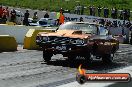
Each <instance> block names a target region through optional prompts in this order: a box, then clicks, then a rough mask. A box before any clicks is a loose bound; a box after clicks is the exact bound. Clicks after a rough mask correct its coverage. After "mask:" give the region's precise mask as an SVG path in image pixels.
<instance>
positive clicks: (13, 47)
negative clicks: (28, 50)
mask: <svg viewBox="0 0 132 87" xmlns="http://www.w3.org/2000/svg"><path fill="white" fill-rule="evenodd" d="M4 51H6V52H8V51H17V43H16V40H15V38H14V37H12V36H9V35H0V52H4Z"/></svg>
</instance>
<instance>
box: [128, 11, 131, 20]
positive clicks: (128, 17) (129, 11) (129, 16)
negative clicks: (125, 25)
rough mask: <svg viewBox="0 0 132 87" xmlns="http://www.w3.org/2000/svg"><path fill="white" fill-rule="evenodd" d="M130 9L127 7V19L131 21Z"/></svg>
mask: <svg viewBox="0 0 132 87" xmlns="http://www.w3.org/2000/svg"><path fill="white" fill-rule="evenodd" d="M130 15H131V14H130V9H127V20H128V21H129V19H130Z"/></svg>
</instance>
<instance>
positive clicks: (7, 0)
mask: <svg viewBox="0 0 132 87" xmlns="http://www.w3.org/2000/svg"><path fill="white" fill-rule="evenodd" d="M78 3H79V4H80V5H84V6H85V7H88V6H90V5H94V6H99V5H101V6H102V7H104V6H105V7H108V8H110V9H111V8H112V7H117V8H119V9H121V8H130V9H131V10H132V1H131V0H0V4H2V5H8V6H14V7H24V8H31V9H39V10H43V9H44V10H45V9H48V10H49V11H58V10H59V9H60V8H61V7H62V8H64V9H68V10H71V12H73V10H74V7H75V6H76V5H77V4H78ZM88 13H89V11H88V9H85V14H88Z"/></svg>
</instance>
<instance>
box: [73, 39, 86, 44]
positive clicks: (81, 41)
mask: <svg viewBox="0 0 132 87" xmlns="http://www.w3.org/2000/svg"><path fill="white" fill-rule="evenodd" d="M74 42H75V44H84V40H82V39H77V40H75V41H74Z"/></svg>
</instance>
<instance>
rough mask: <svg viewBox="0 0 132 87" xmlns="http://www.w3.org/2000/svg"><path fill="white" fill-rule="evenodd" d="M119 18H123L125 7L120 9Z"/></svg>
mask: <svg viewBox="0 0 132 87" xmlns="http://www.w3.org/2000/svg"><path fill="white" fill-rule="evenodd" d="M119 18H120V20H123V8H122V9H121V11H120V14H119Z"/></svg>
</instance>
